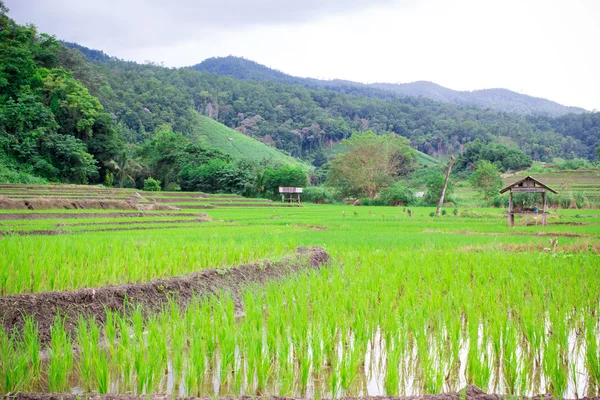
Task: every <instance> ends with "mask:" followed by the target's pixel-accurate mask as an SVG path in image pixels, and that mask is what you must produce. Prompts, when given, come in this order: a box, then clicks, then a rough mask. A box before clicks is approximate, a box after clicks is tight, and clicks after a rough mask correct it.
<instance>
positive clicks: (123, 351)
mask: <svg viewBox="0 0 600 400" xmlns="http://www.w3.org/2000/svg"><path fill="white" fill-rule="evenodd" d="M117 325H118V326H119V334H120V336H119V343H118V347H117V350H116V357H115V358H113V360H115V361H116V363H117V365H118V373H119V374H120V375H121V378H122V381H123V383H124V388H123V389H124V390H132V389H133V386H134V385H133V380H134V375H133V373H134V368H133V358H134V343H133V342H132V327H131V324H130V323H129V321H128V319H127V318H126V317H125V316H124V315H117Z"/></svg>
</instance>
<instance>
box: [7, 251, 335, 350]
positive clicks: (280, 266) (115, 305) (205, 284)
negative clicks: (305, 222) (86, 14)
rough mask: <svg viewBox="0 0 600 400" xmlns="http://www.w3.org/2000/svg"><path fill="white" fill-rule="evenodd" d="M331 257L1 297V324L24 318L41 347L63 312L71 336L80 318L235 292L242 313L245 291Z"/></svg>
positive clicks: (312, 254) (14, 324) (298, 257)
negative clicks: (35, 327) (29, 319)
mask: <svg viewBox="0 0 600 400" xmlns="http://www.w3.org/2000/svg"><path fill="white" fill-rule="evenodd" d="M329 259H330V257H329V255H328V254H327V253H326V252H325V250H323V249H322V248H320V247H298V248H297V249H296V254H295V255H294V256H289V257H286V258H283V259H282V260H280V261H277V262H270V261H264V262H260V263H258V262H257V263H252V264H245V265H240V266H237V267H229V268H222V269H205V270H202V271H199V272H196V273H193V274H189V275H183V276H178V277H173V278H169V279H158V280H153V281H150V282H145V283H137V284H124V285H116V286H105V287H100V288H95V289H80V290H75V291H68V292H46V293H34V294H18V295H9V296H5V297H0V316H4V319H3V320H2V323H3V324H4V326H5V328H6V329H7V330H9V331H12V330H13V329H14V328H19V329H21V328H22V326H23V322H24V321H23V320H24V316H25V315H30V316H33V318H34V319H35V321H36V322H37V323H38V327H39V332H40V337H41V339H42V342H43V343H47V342H48V341H49V339H50V326H51V325H52V322H53V320H54V318H55V316H56V315H57V313H59V312H60V314H61V315H63V316H65V317H66V321H65V322H66V326H67V328H68V329H69V330H71V331H73V330H74V328H75V325H76V323H77V318H78V316H79V315H83V316H87V317H94V318H96V319H97V320H98V321H100V322H103V321H104V319H105V317H106V314H105V313H106V311H105V310H106V309H109V310H112V311H117V312H121V311H127V310H126V307H125V305H124V301H125V298H127V301H128V303H129V304H139V305H142V306H143V307H144V310H145V311H147V312H158V311H160V309H161V307H162V306H163V305H164V304H165V303H167V302H168V300H169V299H170V298H173V299H174V300H176V301H177V302H178V303H179V304H180V305H181V306H182V307H185V306H186V305H187V304H188V303H189V302H190V301H191V300H192V299H193V298H194V297H198V296H210V295H213V294H219V293H220V292H221V291H223V290H225V291H229V292H231V293H232V295H233V298H234V300H235V301H236V311H240V310H241V307H240V303H241V293H242V289H243V288H244V287H246V286H248V285H250V284H254V283H265V282H267V281H269V280H277V279H281V278H283V277H285V276H288V275H290V274H292V273H295V272H297V271H300V270H303V269H307V268H313V269H318V268H320V267H321V266H322V265H324V264H327V263H328V262H329Z"/></svg>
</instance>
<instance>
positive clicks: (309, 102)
mask: <svg viewBox="0 0 600 400" xmlns="http://www.w3.org/2000/svg"><path fill="white" fill-rule="evenodd" d="M78 49H79V50H81V51H82V52H83V53H84V54H85V55H86V56H88V57H89V59H90V60H91V61H92V62H93V63H95V64H96V65H97V67H95V68H93V69H92V72H93V74H92V75H93V76H95V77H96V78H92V76H90V77H89V78H82V81H83V82H84V84H86V85H89V86H90V87H92V86H93V85H94V82H95V81H97V80H98V79H101V80H103V81H104V82H105V83H104V84H105V85H106V86H108V88H109V90H108V89H105V90H98V91H94V93H97V94H98V98H99V99H100V101H101V103H102V104H103V105H104V107H105V109H106V110H107V111H108V112H110V113H113V114H114V116H115V118H116V120H117V121H118V125H119V126H120V127H121V129H122V131H123V132H124V135H125V138H126V139H127V141H129V142H140V141H143V140H145V139H146V138H148V137H151V136H152V132H153V131H154V130H155V129H156V127H158V126H160V125H161V124H165V123H168V124H170V125H171V126H172V127H173V129H174V130H176V131H177V132H182V133H183V134H184V135H194V134H197V133H198V127H197V120H196V113H200V114H203V115H206V116H208V117H210V118H212V119H215V120H217V121H219V122H221V123H222V124H224V125H226V126H228V127H230V128H233V129H236V130H238V131H240V132H242V133H244V134H246V135H248V136H252V137H254V138H256V139H258V140H260V141H262V142H263V143H267V144H270V145H274V146H275V147H277V148H279V149H282V150H284V151H286V152H288V153H289V154H291V155H292V156H294V157H298V158H303V159H305V160H306V161H309V162H313V163H314V165H320V164H322V163H323V154H322V149H323V148H324V147H326V146H331V145H333V144H335V143H337V142H339V141H340V140H342V139H344V138H348V137H349V136H350V135H351V134H352V133H353V132H357V131H364V130H367V129H371V130H373V131H374V132H377V133H383V132H390V131H391V132H395V133H397V134H399V135H402V136H404V137H406V138H408V139H409V140H410V143H411V145H412V146H413V147H414V148H416V149H417V150H419V151H421V152H423V153H426V154H428V155H430V156H436V157H437V156H444V155H447V154H452V153H453V154H456V153H458V152H460V151H462V149H463V147H464V145H465V144H466V143H469V142H472V141H474V140H475V139H480V140H482V141H483V142H502V143H508V144H510V145H511V146H516V147H519V148H520V149H521V150H523V151H524V152H526V153H527V154H528V155H530V156H531V157H532V158H533V159H534V160H541V161H549V160H552V159H553V158H554V157H562V158H573V157H583V158H589V159H594V158H595V156H596V155H595V154H596V153H595V149H596V148H597V147H598V145H600V140H599V138H600V113H584V114H567V115H565V116H562V117H559V118H550V117H546V116H531V115H530V116H522V115H518V114H513V113H504V112H498V111H494V110H491V109H480V108H476V107H468V106H464V105H463V106H461V105H455V104H452V103H443V102H437V101H433V100H429V99H425V98H417V97H401V96H398V95H394V94H393V93H392V92H389V91H388V92H386V91H383V90H381V89H375V88H368V90H370V91H376V92H378V93H385V94H388V95H389V96H388V97H386V98H378V97H376V96H368V95H365V94H363V90H362V89H361V88H358V87H356V88H355V90H354V91H351V90H352V88H351V87H348V86H346V88H349V91H350V92H349V93H346V89H344V90H326V89H324V88H320V89H307V88H305V87H303V86H301V85H297V84H286V83H280V82H273V81H270V80H254V79H235V78H232V77H228V76H222V75H217V74H212V73H208V72H201V71H197V70H194V69H191V68H176V69H174V68H164V67H160V66H157V65H149V64H137V63H134V62H126V61H122V60H118V59H114V58H110V57H106V56H105V55H103V54H102V53H99V52H97V51H90V50H88V49H85V48H81V47H78ZM77 54H79V53H78V52H77ZM86 68H87V67H85V68H83V70H86ZM80 69H81V68H80ZM75 70H76V71H77V70H78V69H77V68H75ZM340 84H341V83H340Z"/></svg>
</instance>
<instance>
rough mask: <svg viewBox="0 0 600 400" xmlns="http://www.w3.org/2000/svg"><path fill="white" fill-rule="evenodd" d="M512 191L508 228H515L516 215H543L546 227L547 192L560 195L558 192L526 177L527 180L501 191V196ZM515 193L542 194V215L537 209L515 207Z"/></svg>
mask: <svg viewBox="0 0 600 400" xmlns="http://www.w3.org/2000/svg"><path fill="white" fill-rule="evenodd" d="M507 191H510V199H509V201H508V226H509V227H513V226H515V214H536V215H539V214H542V225H546V215H548V212H547V209H548V207H547V202H546V191H549V192H551V193H554V194H558V192H557V191H556V190H554V189H552V188H551V187H549V186H547V185H545V184H544V183H542V182H540V181H538V180H537V179H535V178H533V177H531V176H526V177H525V178H523V179H521V180H520V181H517V182H515V183H513V184H511V185H508V186H507V187H505V188H504V189H502V190H500V194H503V193H506V192H507ZM513 193H541V195H542V203H543V206H542V212H541V213H540V212H539V210H538V208H537V207H534V208H524V207H514V204H513Z"/></svg>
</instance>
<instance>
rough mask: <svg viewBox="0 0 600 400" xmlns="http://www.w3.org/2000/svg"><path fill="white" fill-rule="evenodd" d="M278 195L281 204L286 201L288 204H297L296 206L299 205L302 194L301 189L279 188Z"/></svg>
mask: <svg viewBox="0 0 600 400" xmlns="http://www.w3.org/2000/svg"><path fill="white" fill-rule="evenodd" d="M279 193H280V194H281V201H282V202H285V201H288V202H290V203H298V205H300V194H301V193H302V188H300V187H283V186H280V187H279ZM286 195H287V197H286Z"/></svg>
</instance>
